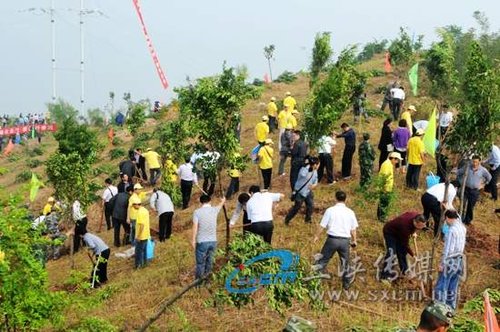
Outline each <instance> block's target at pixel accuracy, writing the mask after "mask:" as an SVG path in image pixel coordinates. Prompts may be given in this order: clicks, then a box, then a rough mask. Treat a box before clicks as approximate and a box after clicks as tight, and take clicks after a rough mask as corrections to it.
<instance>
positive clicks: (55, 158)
mask: <svg viewBox="0 0 500 332" xmlns="http://www.w3.org/2000/svg"><path fill="white" fill-rule="evenodd" d="M45 165H46V167H47V168H46V172H47V176H48V178H49V181H50V182H51V183H52V184H53V186H54V189H55V195H56V196H57V197H58V198H59V199H61V200H63V201H65V202H69V203H72V202H73V201H74V200H76V199H78V200H79V201H80V202H81V203H82V204H83V205H87V204H88V203H89V202H90V201H91V195H90V190H89V181H88V179H89V172H90V170H91V167H90V164H89V163H88V161H86V160H84V159H83V158H82V157H81V156H80V154H78V153H76V152H73V153H70V154H64V153H61V152H56V153H55V154H53V155H52V156H50V158H49V159H48V160H47V162H46V163H45Z"/></svg>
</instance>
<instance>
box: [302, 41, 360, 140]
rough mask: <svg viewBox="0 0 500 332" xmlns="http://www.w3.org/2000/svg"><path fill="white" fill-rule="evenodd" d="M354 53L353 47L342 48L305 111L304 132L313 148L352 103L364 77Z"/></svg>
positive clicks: (315, 88)
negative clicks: (360, 72) (356, 89)
mask: <svg viewBox="0 0 500 332" xmlns="http://www.w3.org/2000/svg"><path fill="white" fill-rule="evenodd" d="M354 53H355V48H354V47H350V48H347V49H345V50H343V51H342V52H341V54H340V56H339V58H338V60H337V62H336V63H335V65H333V66H331V67H330V69H329V71H328V73H327V76H326V77H325V79H324V80H322V81H319V82H318V83H316V84H315V85H314V86H313V89H312V91H311V93H310V95H309V100H308V102H307V105H306V107H305V111H304V132H305V134H306V136H307V138H308V140H309V142H310V145H311V147H316V145H317V144H318V141H319V139H320V138H321V136H323V135H327V134H329V133H331V131H332V128H333V127H332V126H333V125H334V123H335V121H337V120H339V119H340V117H341V116H342V114H343V113H344V112H345V110H346V109H347V108H348V107H349V106H350V104H351V99H352V95H353V93H354V92H355V88H356V86H358V84H359V80H360V77H361V76H360V74H359V73H358V72H357V70H356V61H355V56H354Z"/></svg>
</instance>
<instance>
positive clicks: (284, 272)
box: [226, 250, 300, 294]
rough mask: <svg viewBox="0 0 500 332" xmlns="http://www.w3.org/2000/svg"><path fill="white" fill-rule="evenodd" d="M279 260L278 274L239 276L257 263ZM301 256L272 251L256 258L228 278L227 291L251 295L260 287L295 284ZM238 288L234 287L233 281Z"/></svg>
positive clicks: (282, 251) (239, 267) (241, 265)
mask: <svg viewBox="0 0 500 332" xmlns="http://www.w3.org/2000/svg"><path fill="white" fill-rule="evenodd" d="M271 258H278V259H279V261H280V271H279V272H277V273H263V274H261V275H259V276H242V277H238V274H239V273H240V272H241V271H243V270H244V269H246V268H248V267H250V266H251V265H252V264H254V263H255V262H259V261H263V260H266V259H271ZM299 259H300V258H299V255H297V254H294V253H293V252H291V251H288V250H272V251H269V252H266V253H264V254H261V255H258V256H255V257H254V258H252V259H250V260H248V261H246V262H245V263H244V264H240V265H239V266H238V267H237V268H236V269H234V270H233V272H231V274H230V275H229V276H228V277H227V278H226V289H227V291H228V292H230V293H237V294H249V293H253V292H255V291H256V290H257V289H259V287H260V286H268V285H277V284H285V283H287V282H294V281H295V280H296V279H297V271H295V267H296V266H297V264H298V263H299ZM235 279H236V281H235V284H236V286H235V287H233V285H232V284H233V280H235Z"/></svg>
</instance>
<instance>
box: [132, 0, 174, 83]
mask: <svg viewBox="0 0 500 332" xmlns="http://www.w3.org/2000/svg"><path fill="white" fill-rule="evenodd" d="M132 1H133V2H134V6H135V10H136V11H137V16H139V21H141V25H142V33H144V37H145V38H146V43H147V44H148V49H149V53H151V58H153V63H154V64H155V68H156V72H157V73H158V76H159V77H160V81H161V85H162V86H163V88H164V89H167V88H168V82H167V78H166V77H165V74H164V73H163V69H161V64H160V60H159V59H158V55H157V54H156V51H155V49H154V47H153V42H152V41H151V37H149V34H148V30H147V29H146V24H145V23H144V18H143V17H142V13H141V7H140V6H139V0H132Z"/></svg>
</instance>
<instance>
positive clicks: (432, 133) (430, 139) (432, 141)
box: [423, 107, 437, 157]
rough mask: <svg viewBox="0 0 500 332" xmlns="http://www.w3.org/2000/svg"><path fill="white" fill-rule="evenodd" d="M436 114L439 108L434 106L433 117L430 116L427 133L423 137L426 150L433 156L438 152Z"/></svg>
mask: <svg viewBox="0 0 500 332" xmlns="http://www.w3.org/2000/svg"><path fill="white" fill-rule="evenodd" d="M436 114H437V110H436V108H435V107H434V110H433V111H432V114H431V117H430V118H429V124H428V125H427V128H426V129H425V134H424V139H423V141H424V147H425V152H427V153H428V154H430V155H431V156H432V157H434V154H435V153H436Z"/></svg>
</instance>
